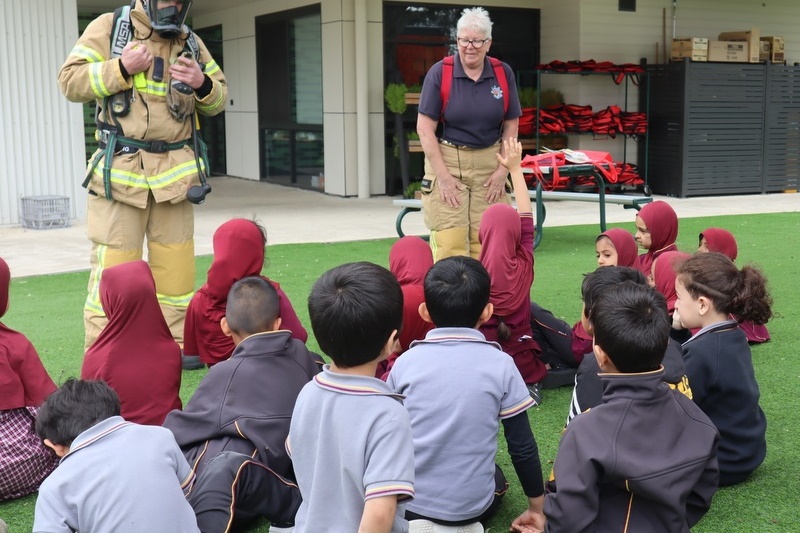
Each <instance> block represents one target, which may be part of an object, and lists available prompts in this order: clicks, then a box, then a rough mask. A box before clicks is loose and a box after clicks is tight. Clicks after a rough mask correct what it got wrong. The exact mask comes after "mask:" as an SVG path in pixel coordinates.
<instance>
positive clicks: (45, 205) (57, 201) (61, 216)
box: [19, 195, 70, 229]
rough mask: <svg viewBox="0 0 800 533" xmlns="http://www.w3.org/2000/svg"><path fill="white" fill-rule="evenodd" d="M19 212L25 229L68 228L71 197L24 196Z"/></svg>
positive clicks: (21, 199)
mask: <svg viewBox="0 0 800 533" xmlns="http://www.w3.org/2000/svg"><path fill="white" fill-rule="evenodd" d="M19 212H20V216H19V219H20V223H21V224H22V227H23V228H30V229H51V228H66V227H67V226H69V223H70V218H69V213H70V209H69V196H55V195H43V196H22V197H21V198H20V199H19Z"/></svg>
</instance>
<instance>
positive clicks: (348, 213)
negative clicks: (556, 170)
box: [0, 177, 800, 277]
mask: <svg viewBox="0 0 800 533" xmlns="http://www.w3.org/2000/svg"><path fill="white" fill-rule="evenodd" d="M211 184H212V187H213V189H214V190H213V192H212V193H211V194H210V195H209V196H208V199H207V201H206V203H205V204H203V205H201V206H198V207H196V208H195V251H196V253H197V255H205V254H210V253H211V252H212V249H211V237H212V235H213V234H214V231H215V230H216V228H217V227H218V226H219V225H220V224H222V223H223V222H225V221H226V220H228V219H230V218H234V217H251V216H253V215H255V216H256V217H258V219H260V220H261V221H262V222H263V223H264V225H265V226H266V228H267V231H268V234H269V243H270V244H283V243H308V242H335V241H350V240H365V239H380V238H386V237H395V236H397V233H396V232H395V218H396V217H397V213H398V211H399V210H398V209H397V208H395V207H394V206H393V205H392V200H393V199H394V198H391V197H385V196H382V197H375V198H369V199H366V200H359V199H357V198H339V197H334V196H327V195H325V194H321V193H318V192H312V191H307V190H301V189H294V188H291V187H282V186H279V185H272V184H267V183H258V182H251V181H247V180H240V179H236V178H224V177H223V178H212V179H211ZM656 198H657V199H661V200H665V201H667V202H668V203H669V204H670V205H672V206H673V207H674V208H675V211H676V212H677V213H678V216H679V217H682V218H688V217H704V216H716V215H723V214H727V215H736V214H748V213H777V212H787V211H788V212H797V211H800V195H798V194H770V195H747V196H722V197H711V198H687V199H680V198H666V197H656ZM606 214H607V220H608V222H631V229H633V217H634V213H633V211H631V210H626V209H623V208H622V207H621V206H618V205H609V206H607V209H606ZM575 224H599V215H598V206H597V204H594V203H589V202H548V203H547V219H546V221H545V228H547V227H553V226H567V225H575ZM598 227H599V226H598ZM403 229H404V231H405V233H407V234H423V233H425V231H426V230H425V226H424V225H423V223H422V216H421V215H420V214H418V213H412V214H410V215H408V216H407V217H406V218H405V220H404V223H403ZM544 235H545V237H544V239H545V241H546V239H547V233H546V232H545V234H544ZM88 253H89V242H88V241H87V239H86V222H85V220H73V221H72V225H71V226H70V227H67V228H58V229H49V230H31V229H24V228H21V227H19V226H0V256H2V257H3V258H4V259H5V260H6V261H7V262H8V264H9V266H10V268H11V274H12V276H14V277H21V276H32V275H38V274H52V273H58V272H70V271H75V270H86V269H88V268H89V258H88Z"/></svg>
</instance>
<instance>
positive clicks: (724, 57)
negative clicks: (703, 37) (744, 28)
mask: <svg viewBox="0 0 800 533" xmlns="http://www.w3.org/2000/svg"><path fill="white" fill-rule="evenodd" d="M756 51H758V50H757V49H756ZM708 60H709V61H726V62H731V63H748V62H749V47H748V43H746V42H745V41H709V42H708Z"/></svg>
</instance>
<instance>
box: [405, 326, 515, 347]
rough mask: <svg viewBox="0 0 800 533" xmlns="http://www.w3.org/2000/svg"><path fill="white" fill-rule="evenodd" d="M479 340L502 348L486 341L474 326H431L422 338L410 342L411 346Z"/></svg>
mask: <svg viewBox="0 0 800 533" xmlns="http://www.w3.org/2000/svg"><path fill="white" fill-rule="evenodd" d="M452 341H456V342H480V343H482V344H488V345H490V346H492V347H494V348H497V349H498V350H501V351H502V350H503V349H502V348H501V347H500V345H499V344H498V343H496V342H491V341H487V340H486V337H485V336H484V335H483V333H481V332H480V331H479V330H477V329H475V328H433V329H432V330H430V331H429V332H428V333H427V334H426V335H425V338H424V339H422V340H418V341H414V342H412V343H411V346H410V347H411V348H413V347H414V346H416V345H418V344H428V343H439V342H452Z"/></svg>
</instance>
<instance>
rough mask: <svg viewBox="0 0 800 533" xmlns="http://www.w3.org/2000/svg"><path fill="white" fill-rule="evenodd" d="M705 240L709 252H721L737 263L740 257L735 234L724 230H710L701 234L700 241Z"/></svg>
mask: <svg viewBox="0 0 800 533" xmlns="http://www.w3.org/2000/svg"><path fill="white" fill-rule="evenodd" d="M703 238H705V240H706V245H707V246H708V251H709V252H719V253H721V254H723V255H725V256H727V258H728V259H730V260H731V261H736V256H737V255H739V248H738V247H737V246H736V238H735V237H734V236H733V233H731V232H730V231H728V230H726V229H722V228H708V229H706V230H703V232H702V233H701V234H700V238H699V240H701V241H702V240H703Z"/></svg>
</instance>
